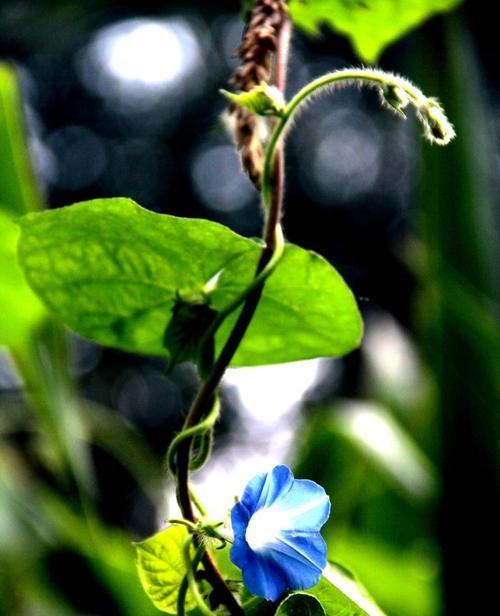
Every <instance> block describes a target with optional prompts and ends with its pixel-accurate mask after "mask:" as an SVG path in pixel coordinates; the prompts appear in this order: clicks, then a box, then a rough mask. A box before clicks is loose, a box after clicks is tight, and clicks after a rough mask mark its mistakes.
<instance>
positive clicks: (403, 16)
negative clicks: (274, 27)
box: [290, 0, 462, 63]
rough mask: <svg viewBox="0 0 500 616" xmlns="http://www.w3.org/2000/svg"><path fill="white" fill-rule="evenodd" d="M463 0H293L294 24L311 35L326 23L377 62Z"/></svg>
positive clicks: (365, 56)
mask: <svg viewBox="0 0 500 616" xmlns="http://www.w3.org/2000/svg"><path fill="white" fill-rule="evenodd" d="M461 2H462V0H404V2H401V0H291V2H290V11H291V15H292V19H293V21H294V23H295V24H296V25H297V26H299V27H300V28H302V29H303V30H305V31H306V32H308V33H310V34H317V33H318V32H319V28H320V27H321V26H322V25H324V24H326V25H328V26H330V27H332V28H333V29H335V30H337V31H338V32H340V33H341V34H344V35H346V36H347V37H348V38H349V39H350V40H351V42H352V44H353V46H354V49H355V51H356V53H357V54H358V56H359V57H360V59H361V60H364V61H365V62H371V63H372V62H376V61H377V59H378V57H379V56H380V54H381V53H382V51H383V50H384V49H385V48H386V47H387V46H388V45H389V44H390V43H393V42H394V41H396V40H397V39H399V38H401V37H402V36H403V35H404V34H406V33H407V32H408V31H409V30H411V29H413V28H415V27H417V26H418V25H419V24H421V23H422V22H423V21H425V20H426V19H428V18H429V17H431V16H432V15H434V14H436V13H440V12H444V11H448V10H451V9H453V8H455V7H456V6H458V5H459V4H461Z"/></svg>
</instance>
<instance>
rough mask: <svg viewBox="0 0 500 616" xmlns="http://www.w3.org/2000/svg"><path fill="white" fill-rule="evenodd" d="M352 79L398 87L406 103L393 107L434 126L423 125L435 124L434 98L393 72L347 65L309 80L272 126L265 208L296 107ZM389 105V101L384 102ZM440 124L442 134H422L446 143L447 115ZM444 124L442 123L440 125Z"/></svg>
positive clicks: (450, 136) (449, 136) (448, 137)
mask: <svg viewBox="0 0 500 616" xmlns="http://www.w3.org/2000/svg"><path fill="white" fill-rule="evenodd" d="M346 81H347V82H354V83H360V84H363V83H364V84H366V85H372V86H378V87H379V88H380V91H381V92H382V91H383V89H384V88H386V89H387V88H393V89H397V90H400V91H401V92H402V93H403V95H404V97H405V98H406V101H405V104H404V105H402V107H401V108H400V109H399V110H396V111H397V112H398V113H399V114H400V115H402V116H404V114H403V113H402V109H403V108H404V107H405V106H406V105H411V106H413V107H414V108H415V110H416V112H417V117H418V119H419V120H420V121H421V122H422V123H423V124H424V129H429V128H430V129H431V130H432V128H433V126H430V127H429V126H426V124H428V123H429V119H430V122H431V124H434V122H435V121H436V118H435V117H434V116H433V115H432V114H433V113H435V110H436V109H439V110H440V111H442V109H441V108H440V106H439V104H438V102H437V101H436V99H432V98H428V97H426V96H425V95H424V94H423V92H422V91H421V90H420V89H419V88H417V87H416V86H415V85H414V84H412V83H411V82H410V81H408V79H404V78H403V77H399V76H398V75H393V74H392V73H386V72H384V71H381V70H379V69H370V68H346V69H342V70H339V71H335V72H334V73H327V74H326V75H323V76H322V77H318V78H317V79H315V80H313V81H311V83H309V84H307V85H306V86H304V87H303V88H302V89H301V90H300V91H299V92H297V94H295V96H294V97H293V98H292V99H291V100H290V102H289V103H288V104H287V105H286V107H285V110H284V112H283V114H282V115H281V116H280V118H279V121H278V123H277V125H276V128H275V129H274V131H273V133H272V135H271V138H270V140H269V145H268V147H267V149H266V158H265V161H264V170H263V179H262V196H263V201H264V205H265V207H268V208H271V202H272V199H273V194H272V189H273V183H272V182H271V178H272V177H273V175H274V176H275V175H276V172H275V168H276V165H279V164H282V161H280V158H281V157H282V151H283V148H282V147H281V142H282V140H283V137H284V135H285V134H286V130H287V129H288V128H289V126H290V125H291V120H292V119H293V118H294V116H295V114H296V112H297V110H298V109H299V108H300V107H301V106H302V105H303V104H304V103H306V102H307V100H308V99H309V98H310V97H311V96H312V95H314V94H316V93H317V92H318V91H319V90H322V89H324V88H328V87H329V86H332V85H335V84H337V83H340V82H346ZM386 103H387V104H388V105H390V103H388V101H386ZM437 120H438V122H439V124H440V126H439V127H438V128H439V129H440V131H443V132H444V134H438V135H436V134H428V131H427V130H425V131H424V135H425V136H426V137H427V138H428V139H429V141H431V142H433V143H437V144H439V145H446V143H448V141H450V140H451V139H453V137H454V131H453V127H452V126H451V125H450V124H448V123H447V120H446V117H445V116H444V115H443V117H439V118H437ZM443 124H444V125H443Z"/></svg>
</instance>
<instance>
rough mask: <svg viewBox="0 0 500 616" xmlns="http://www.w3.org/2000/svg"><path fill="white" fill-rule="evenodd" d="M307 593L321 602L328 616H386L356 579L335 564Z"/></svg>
mask: <svg viewBox="0 0 500 616" xmlns="http://www.w3.org/2000/svg"><path fill="white" fill-rule="evenodd" d="M307 593H308V594H311V595H314V596H315V597H316V598H317V599H318V600H319V602H320V603H321V605H322V606H323V609H324V610H325V612H326V614H327V616H340V615H342V616H343V615H344V614H345V616H384V613H383V612H382V611H381V610H380V608H379V607H378V606H377V605H376V604H375V602H374V601H373V599H372V598H371V597H370V596H369V594H368V593H367V592H366V590H365V589H364V588H363V587H362V586H361V584H360V583H359V582H358V581H357V580H356V578H355V577H354V576H353V575H352V574H351V573H349V571H347V570H346V569H344V568H343V567H341V566H340V565H336V564H334V563H329V564H328V565H327V567H326V569H325V570H324V572H323V576H322V577H321V579H320V581H319V582H318V584H316V586H314V587H313V588H310V589H309V590H308V591H307Z"/></svg>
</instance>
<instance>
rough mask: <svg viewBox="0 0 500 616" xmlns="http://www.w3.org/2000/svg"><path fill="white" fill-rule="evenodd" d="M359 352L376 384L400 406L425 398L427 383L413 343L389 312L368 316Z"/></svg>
mask: <svg viewBox="0 0 500 616" xmlns="http://www.w3.org/2000/svg"><path fill="white" fill-rule="evenodd" d="M362 351H363V353H364V354H365V356H366V359H367V363H368V367H369V371H370V375H371V377H372V378H373V379H374V381H375V384H376V386H377V387H378V388H379V389H380V390H381V391H383V392H384V394H385V395H386V396H388V397H390V398H392V399H395V400H396V401H398V403H399V405H400V407H401V408H402V409H411V408H413V407H414V406H415V405H416V404H418V403H419V402H420V401H421V400H422V398H423V397H425V395H426V394H427V390H428V388H427V382H426V379H425V375H424V373H423V370H422V365H421V362H420V358H419V357H418V354H417V350H416V347H415V344H414V343H413V341H412V340H411V338H410V337H409V335H408V334H407V333H406V332H405V330H404V329H403V328H402V327H401V325H399V323H398V322H397V321H396V320H395V319H394V318H393V317H392V316H391V315H389V314H387V313H384V312H380V313H378V314H376V315H372V316H371V317H370V319H369V321H368V322H367V327H366V333H365V337H364V341H363V347H362Z"/></svg>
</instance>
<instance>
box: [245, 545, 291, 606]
mask: <svg viewBox="0 0 500 616" xmlns="http://www.w3.org/2000/svg"><path fill="white" fill-rule="evenodd" d="M251 554H252V558H251V559H250V560H249V561H248V562H247V566H246V568H245V569H243V581H244V582H245V586H246V587H247V588H248V590H249V591H250V592H251V593H252V594H254V595H257V597H263V598H264V599H267V600H268V601H276V600H277V599H279V598H280V596H281V595H282V594H283V593H284V592H285V590H286V589H287V588H288V581H287V579H286V574H285V572H284V571H283V570H282V569H281V567H280V566H279V565H277V564H276V563H274V562H273V560H272V559H271V558H268V557H266V556H265V555H261V554H256V553H255V552H251Z"/></svg>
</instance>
